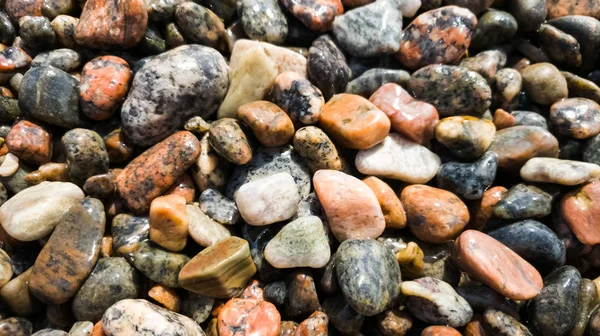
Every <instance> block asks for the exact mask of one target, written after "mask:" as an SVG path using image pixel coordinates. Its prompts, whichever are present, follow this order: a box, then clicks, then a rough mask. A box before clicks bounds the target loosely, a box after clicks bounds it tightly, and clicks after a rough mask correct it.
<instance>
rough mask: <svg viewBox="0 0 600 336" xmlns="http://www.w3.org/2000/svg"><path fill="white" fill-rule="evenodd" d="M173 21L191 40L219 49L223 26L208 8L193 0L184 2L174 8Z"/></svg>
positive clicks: (223, 30) (223, 31)
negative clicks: (192, 0)
mask: <svg viewBox="0 0 600 336" xmlns="http://www.w3.org/2000/svg"><path fill="white" fill-rule="evenodd" d="M175 22H177V26H178V27H179V28H180V29H181V32H182V33H183V34H184V35H185V36H186V37H187V38H188V39H189V40H190V41H191V42H193V43H199V44H203V45H206V46H209V47H212V48H215V49H220V46H221V45H222V39H223V37H224V36H223V35H224V34H225V26H224V25H223V22H222V21H221V19H220V18H219V17H218V16H217V15H216V14H215V13H213V12H212V11H211V10H210V9H208V8H206V7H203V6H200V5H198V4H196V3H194V2H184V3H182V4H180V5H178V6H177V9H176V10H175Z"/></svg>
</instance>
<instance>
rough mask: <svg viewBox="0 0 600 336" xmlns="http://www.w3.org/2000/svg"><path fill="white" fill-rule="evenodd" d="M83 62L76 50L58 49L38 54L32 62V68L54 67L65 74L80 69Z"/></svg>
mask: <svg viewBox="0 0 600 336" xmlns="http://www.w3.org/2000/svg"><path fill="white" fill-rule="evenodd" d="M81 61H82V60H81V55H80V54H79V53H78V52H76V51H74V50H71V49H56V50H52V51H49V52H44V53H40V54H38V55H37V56H36V57H35V58H34V59H33V60H32V61H31V67H32V68H34V67H38V66H53V67H55V68H57V69H60V70H62V71H65V72H72V71H75V70H76V69H77V68H79V66H80V65H81Z"/></svg>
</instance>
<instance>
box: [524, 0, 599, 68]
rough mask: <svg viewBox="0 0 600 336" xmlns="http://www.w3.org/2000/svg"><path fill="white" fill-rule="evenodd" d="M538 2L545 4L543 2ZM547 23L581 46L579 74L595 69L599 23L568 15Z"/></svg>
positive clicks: (590, 18)
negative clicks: (571, 37)
mask: <svg viewBox="0 0 600 336" xmlns="http://www.w3.org/2000/svg"><path fill="white" fill-rule="evenodd" d="M540 2H544V3H545V1H540ZM547 23H548V24H550V25H552V26H554V27H556V28H558V29H560V30H561V31H563V32H564V33H566V34H569V35H571V36H573V37H574V38H576V39H577V41H578V42H579V44H580V46H581V56H582V63H581V66H580V69H579V71H580V72H581V73H588V72H589V71H591V70H593V69H594V68H595V60H596V59H597V58H598V54H599V53H600V51H599V50H598V45H600V38H599V36H598V31H599V30H600V21H598V20H596V19H594V18H592V17H589V16H584V15H568V16H563V17H560V18H556V19H552V20H549V21H548V22H547ZM519 25H520V24H519Z"/></svg>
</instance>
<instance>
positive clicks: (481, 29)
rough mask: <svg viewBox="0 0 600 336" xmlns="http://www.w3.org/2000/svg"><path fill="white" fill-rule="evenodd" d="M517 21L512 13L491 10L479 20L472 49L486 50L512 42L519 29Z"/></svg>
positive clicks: (473, 37) (472, 39)
mask: <svg viewBox="0 0 600 336" xmlns="http://www.w3.org/2000/svg"><path fill="white" fill-rule="evenodd" d="M518 27H519V26H518V24H517V20H516V19H515V18H514V17H513V16H512V15H510V13H507V12H504V11H501V10H495V9H491V10H488V11H486V12H485V13H483V15H481V16H480V17H479V19H478V20H477V25H476V26H475V29H474V31H473V35H472V38H471V44H470V47H471V48H472V49H484V48H486V47H491V46H497V45H501V44H503V43H504V42H507V41H508V40H510V39H511V38H512V37H513V36H514V35H515V34H516V33H517V29H518Z"/></svg>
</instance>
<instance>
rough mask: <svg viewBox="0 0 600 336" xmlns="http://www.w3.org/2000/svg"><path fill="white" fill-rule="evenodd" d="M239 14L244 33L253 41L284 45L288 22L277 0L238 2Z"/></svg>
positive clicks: (241, 0)
mask: <svg viewBox="0 0 600 336" xmlns="http://www.w3.org/2000/svg"><path fill="white" fill-rule="evenodd" d="M236 6H237V13H238V15H239V17H240V20H241V22H242V27H244V32H246V34H247V35H248V36H249V37H250V38H251V39H253V40H259V41H264V42H270V43H283V42H284V41H285V39H286V37H287V34H288V22H287V19H286V17H285V15H284V14H283V11H282V10H281V8H280V7H279V4H278V3H277V1H276V0H261V1H258V0H237V1H236Z"/></svg>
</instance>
